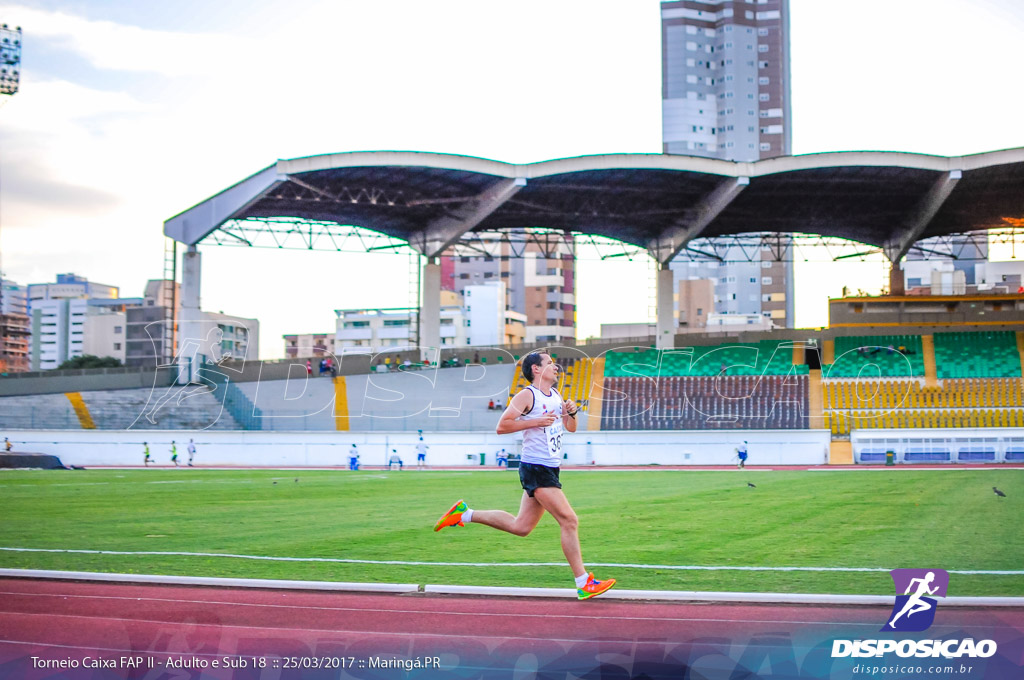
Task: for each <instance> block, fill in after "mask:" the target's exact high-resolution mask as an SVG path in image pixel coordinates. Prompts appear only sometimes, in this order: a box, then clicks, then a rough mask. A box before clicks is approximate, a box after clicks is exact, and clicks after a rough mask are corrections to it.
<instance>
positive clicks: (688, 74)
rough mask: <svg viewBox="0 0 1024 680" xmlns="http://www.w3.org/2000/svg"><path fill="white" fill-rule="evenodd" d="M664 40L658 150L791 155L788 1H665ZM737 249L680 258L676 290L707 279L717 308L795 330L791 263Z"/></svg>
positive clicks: (746, 157) (738, 156)
mask: <svg viewBox="0 0 1024 680" xmlns="http://www.w3.org/2000/svg"><path fill="white" fill-rule="evenodd" d="M661 45H662V50H661V55H662V95H661V96H662V146H663V151H664V152H665V153H668V154H680V155H686V156H704V157H708V158H718V159H721V160H728V161H742V162H751V161H757V160H760V159H762V158H771V157H774V156H786V155H789V154H791V153H792V126H791V124H790V121H791V115H790V88H789V80H790V78H789V0H748V1H746V2H740V1H739V0H674V1H671V2H662V3H661ZM750 231H751V232H758V231H760V229H759V225H758V224H756V223H751V225H750ZM739 250H740V249H738V248H732V249H730V256H729V257H728V259H730V260H733V261H732V262H727V263H723V264H719V265H715V264H706V263H705V264H698V263H691V262H688V261H686V260H684V259H682V258H677V259H676V260H675V261H673V262H672V264H671V268H672V270H673V272H675V284H676V285H675V288H676V289H677V290H679V286H680V283H681V282H683V281H698V280H710V281H711V285H713V286H714V311H715V313H717V314H760V315H761V316H763V317H766V318H769V319H771V320H772V322H773V323H775V324H776V325H778V326H782V327H788V328H792V327H793V322H794V319H793V316H794V314H793V289H794V286H793V267H792V264H791V263H789V262H774V261H772V259H771V254H770V253H765V252H764V251H762V253H761V257H760V258H758V257H753V258H751V257H750V256H749V255H748V254H747V253H743V252H739ZM733 251H736V252H733ZM734 256H735V257H734ZM736 260H741V261H739V262H737V261H736ZM742 260H753V261H752V262H750V261H742ZM677 305H678V303H677ZM677 309H679V307H678V306H677Z"/></svg>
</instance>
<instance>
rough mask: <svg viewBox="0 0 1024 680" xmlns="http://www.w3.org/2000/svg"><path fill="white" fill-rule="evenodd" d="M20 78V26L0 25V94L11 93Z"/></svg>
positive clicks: (14, 90) (14, 91) (15, 88)
mask: <svg viewBox="0 0 1024 680" xmlns="http://www.w3.org/2000/svg"><path fill="white" fill-rule="evenodd" d="M20 80H21V26H18V27H17V28H11V27H9V26H8V25H7V24H2V25H0V94H2V95H8V96H10V95H13V94H14V93H16V92H17V91H18V83H19V81H20Z"/></svg>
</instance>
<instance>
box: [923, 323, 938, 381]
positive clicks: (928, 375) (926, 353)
mask: <svg viewBox="0 0 1024 680" xmlns="http://www.w3.org/2000/svg"><path fill="white" fill-rule="evenodd" d="M921 351H922V356H923V357H924V384H925V387H938V385H939V376H938V371H937V369H936V367H935V336H934V335H922V336H921Z"/></svg>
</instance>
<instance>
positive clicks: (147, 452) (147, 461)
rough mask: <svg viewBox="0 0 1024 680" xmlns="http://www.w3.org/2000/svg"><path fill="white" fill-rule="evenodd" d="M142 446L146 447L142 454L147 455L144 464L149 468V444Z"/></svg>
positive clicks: (143, 443)
mask: <svg viewBox="0 0 1024 680" xmlns="http://www.w3.org/2000/svg"><path fill="white" fill-rule="evenodd" d="M142 446H143V447H145V448H143V451H142V452H143V453H145V454H146V459H145V460H144V461H143V462H145V464H146V467H149V444H147V443H146V442H142Z"/></svg>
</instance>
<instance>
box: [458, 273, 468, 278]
mask: <svg viewBox="0 0 1024 680" xmlns="http://www.w3.org/2000/svg"><path fill="white" fill-rule="evenodd" d="M459 278H460V279H468V278H469V274H465V273H463V274H459Z"/></svg>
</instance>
